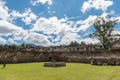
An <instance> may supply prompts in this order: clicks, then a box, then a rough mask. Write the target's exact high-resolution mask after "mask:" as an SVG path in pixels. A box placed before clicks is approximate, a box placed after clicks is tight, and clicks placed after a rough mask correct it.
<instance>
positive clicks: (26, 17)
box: [10, 8, 37, 25]
mask: <svg viewBox="0 0 120 80" xmlns="http://www.w3.org/2000/svg"><path fill="white" fill-rule="evenodd" d="M10 15H11V18H12V19H17V18H21V20H22V21H23V22H24V23H25V24H26V25H30V24H31V23H32V22H33V21H35V20H36V19H37V16H36V15H35V14H34V13H33V12H32V10H31V9H30V8H28V9H25V12H23V13H20V12H18V11H16V10H13V11H12V12H11V13H10Z"/></svg>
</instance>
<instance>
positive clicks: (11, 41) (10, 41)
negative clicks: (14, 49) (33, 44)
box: [7, 38, 18, 44]
mask: <svg viewBox="0 0 120 80" xmlns="http://www.w3.org/2000/svg"><path fill="white" fill-rule="evenodd" d="M7 42H8V43H9V44H18V43H17V42H15V40H14V39H13V38H9V39H8V41H7Z"/></svg>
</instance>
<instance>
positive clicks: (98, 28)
mask: <svg viewBox="0 0 120 80" xmlns="http://www.w3.org/2000/svg"><path fill="white" fill-rule="evenodd" d="M117 21H118V20H113V19H111V18H103V17H97V18H96V19H95V21H94V23H93V26H94V29H95V31H94V33H92V34H90V37H95V38H97V39H98V40H99V41H100V43H101V45H102V48H103V49H105V50H106V49H110V48H111V46H112V44H113V42H114V41H116V40H117V38H115V36H116V35H113V31H114V28H115V25H116V23H117Z"/></svg>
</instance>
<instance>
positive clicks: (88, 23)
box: [76, 15, 97, 31]
mask: <svg viewBox="0 0 120 80" xmlns="http://www.w3.org/2000/svg"><path fill="white" fill-rule="evenodd" d="M96 18H97V16H92V15H90V16H89V17H88V18H87V19H85V20H80V21H77V22H76V24H77V25H78V24H79V25H80V27H79V28H78V31H80V30H83V31H85V30H86V29H88V28H89V27H90V26H92V25H93V23H94V21H95V19H96Z"/></svg>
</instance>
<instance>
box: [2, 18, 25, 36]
mask: <svg viewBox="0 0 120 80" xmlns="http://www.w3.org/2000/svg"><path fill="white" fill-rule="evenodd" d="M19 31H23V29H22V28H21V27H18V26H16V25H14V24H12V23H10V22H8V21H3V20H0V35H10V34H14V33H16V32H19Z"/></svg>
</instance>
